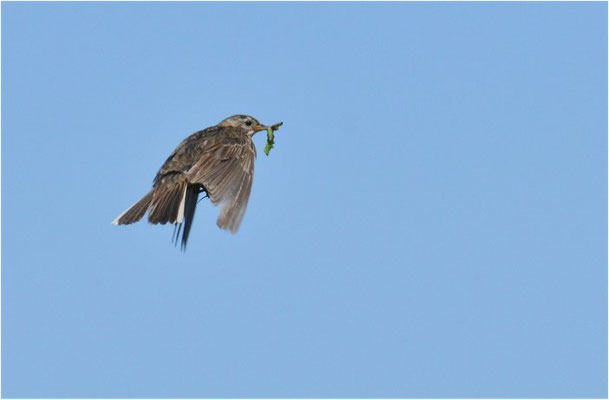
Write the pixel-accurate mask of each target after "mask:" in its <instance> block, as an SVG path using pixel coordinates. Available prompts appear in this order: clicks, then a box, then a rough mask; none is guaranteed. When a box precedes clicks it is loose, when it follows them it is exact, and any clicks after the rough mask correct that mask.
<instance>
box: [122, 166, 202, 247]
mask: <svg viewBox="0 0 609 400" xmlns="http://www.w3.org/2000/svg"><path fill="white" fill-rule="evenodd" d="M201 192H206V190H205V188H204V187H203V185H200V184H189V183H188V182H187V181H186V179H185V177H184V175H182V174H173V175H168V176H164V177H163V178H161V179H160V180H159V181H158V182H157V183H156V184H155V187H154V189H153V190H151V191H150V193H148V194H147V195H146V196H144V197H142V199H141V200H139V201H138V202H137V203H135V204H134V205H133V206H131V207H130V208H129V209H127V211H125V212H124V213H122V214H121V215H119V216H118V217H117V218H116V219H115V220H114V221H113V222H112V223H113V224H115V225H127V224H132V223H134V222H137V221H139V220H140V219H141V218H142V217H143V216H144V214H145V213H146V211H147V210H149V213H148V221H149V222H150V223H153V224H166V223H170V224H175V229H174V234H173V241H175V244H176V245H177V244H178V241H180V242H181V243H180V247H181V249H182V250H186V244H187V243H188V236H189V235H190V229H191V227H192V221H193V219H194V216H195V209H196V208H197V200H198V197H199V193H201Z"/></svg>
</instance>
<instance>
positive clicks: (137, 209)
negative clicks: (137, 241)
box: [112, 191, 153, 225]
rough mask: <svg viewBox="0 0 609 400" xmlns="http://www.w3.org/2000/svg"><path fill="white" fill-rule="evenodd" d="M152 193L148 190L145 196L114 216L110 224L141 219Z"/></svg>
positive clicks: (127, 222) (129, 222)
mask: <svg viewBox="0 0 609 400" xmlns="http://www.w3.org/2000/svg"><path fill="white" fill-rule="evenodd" d="M152 193H153V191H150V192H149V193H148V194H147V195H146V196H144V197H142V198H141V199H140V200H139V201H138V202H137V203H135V204H134V205H132V206H131V207H129V208H128V209H127V210H125V211H124V212H123V213H122V214H121V215H119V216H118V217H116V219H115V220H114V221H112V224H114V225H129V224H132V223H134V222H137V221H139V220H140V219H142V217H143V216H144V214H145V213H146V210H147V209H148V207H149V206H150V203H151V202H152Z"/></svg>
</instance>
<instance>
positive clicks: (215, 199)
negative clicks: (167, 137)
mask: <svg viewBox="0 0 609 400" xmlns="http://www.w3.org/2000/svg"><path fill="white" fill-rule="evenodd" d="M255 158H256V148H255V147H254V143H253V142H252V140H251V139H250V138H249V137H248V136H246V135H243V134H239V135H218V136H216V137H214V138H213V139H212V140H208V141H207V143H206V144H205V146H204V147H203V148H202V149H201V153H200V155H199V158H198V160H197V161H196V163H194V165H193V166H192V167H191V168H190V169H189V170H188V171H187V172H186V177H187V179H188V181H189V182H190V183H198V184H201V185H203V186H204V187H205V190H206V191H207V194H208V195H209V198H210V199H211V201H212V203H213V204H220V205H221V207H222V208H221V210H220V216H219V217H218V221H217V224H218V226H219V227H220V228H222V229H227V230H229V231H231V232H232V233H236V232H237V229H239V224H240V223H241V220H242V219H243V214H244V213H245V208H246V207H247V202H248V199H249V196H250V192H251V190H252V181H253V177H254V160H255Z"/></svg>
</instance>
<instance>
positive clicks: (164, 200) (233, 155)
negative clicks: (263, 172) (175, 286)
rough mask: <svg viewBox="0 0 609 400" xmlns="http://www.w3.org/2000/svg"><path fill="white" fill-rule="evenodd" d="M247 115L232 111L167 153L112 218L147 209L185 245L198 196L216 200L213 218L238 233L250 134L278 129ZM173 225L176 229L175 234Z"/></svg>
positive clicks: (137, 215) (252, 152)
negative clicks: (140, 192) (145, 188)
mask: <svg viewBox="0 0 609 400" xmlns="http://www.w3.org/2000/svg"><path fill="white" fill-rule="evenodd" d="M280 125H281V123H278V124H275V125H273V126H272V127H268V126H266V125H263V124H261V123H260V122H258V120H257V119H256V118H254V117H251V116H249V115H242V114H238V115H233V116H231V117H228V118H226V119H224V120H222V121H221V122H220V123H219V124H217V125H215V126H211V127H209V128H206V129H203V130H200V131H198V132H195V133H193V134H192V135H190V136H188V137H187V138H186V139H184V140H183V141H182V142H181V143H180V144H179V145H178V147H177V148H176V149H175V150H174V151H173V153H171V155H170V156H169V157H168V158H167V160H166V161H165V163H164V164H163V166H161V168H160V169H159V171H158V172H157V174H156V176H155V177H154V180H153V184H152V189H151V190H150V191H149V192H148V193H147V194H146V195H145V196H144V197H142V198H141V199H140V200H139V201H137V202H136V203H135V204H133V205H132V206H131V207H129V208H128V209H127V210H125V211H124V212H123V213H122V214H120V215H119V216H118V217H116V219H115V220H114V221H112V224H114V225H129V224H133V223H135V222H137V221H139V220H140V219H142V217H143V216H144V214H145V213H146V211H148V222H150V223H152V224H168V223H169V224H174V225H175V229H174V240H175V243H176V245H177V243H178V241H179V240H180V233H181V245H180V247H181V249H182V250H185V249H186V244H187V242H188V236H189V234H190V230H191V226H192V222H193V218H194V214H195V209H196V207H197V203H198V198H199V195H200V194H201V193H203V198H206V197H208V198H209V199H210V201H211V203H212V204H213V205H220V213H219V216H218V219H217V221H216V224H217V225H218V227H220V228H221V229H224V230H228V231H230V232H231V233H237V230H238V229H239V225H240V224H241V221H242V219H243V215H244V213H245V209H246V207H247V203H248V200H249V196H250V192H251V190H252V181H253V177H254V160H255V158H256V147H255V146H254V142H253V140H252V137H253V136H254V134H256V132H259V131H262V130H268V129H272V130H277V129H278V127H279V126H280ZM176 231H177V234H176Z"/></svg>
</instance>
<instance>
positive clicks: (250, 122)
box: [218, 115, 267, 136]
mask: <svg viewBox="0 0 609 400" xmlns="http://www.w3.org/2000/svg"><path fill="white" fill-rule="evenodd" d="M218 125H219V126H226V127H231V128H240V129H243V130H244V131H245V132H246V133H247V134H248V135H249V136H252V135H253V134H254V133H256V132H259V131H264V130H266V128H267V126H266V125H263V124H261V123H260V122H258V120H257V119H256V118H254V117H250V116H249V115H233V116H232V117H228V118H226V119H225V120H223V121H222V122H220V123H219V124H218Z"/></svg>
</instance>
